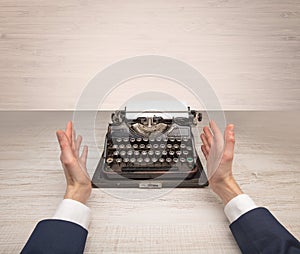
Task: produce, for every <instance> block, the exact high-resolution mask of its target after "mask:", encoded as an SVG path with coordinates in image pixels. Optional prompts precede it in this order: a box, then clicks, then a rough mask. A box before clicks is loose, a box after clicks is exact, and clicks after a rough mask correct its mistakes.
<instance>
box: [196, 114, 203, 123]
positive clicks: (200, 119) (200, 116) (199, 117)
mask: <svg viewBox="0 0 300 254" xmlns="http://www.w3.org/2000/svg"><path fill="white" fill-rule="evenodd" d="M197 119H198V122H201V121H202V113H198V117H197Z"/></svg>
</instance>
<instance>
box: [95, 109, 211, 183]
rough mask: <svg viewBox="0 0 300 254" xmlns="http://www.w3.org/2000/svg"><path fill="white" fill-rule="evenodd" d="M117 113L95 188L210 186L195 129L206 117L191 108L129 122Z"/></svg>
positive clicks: (148, 114)
mask: <svg viewBox="0 0 300 254" xmlns="http://www.w3.org/2000/svg"><path fill="white" fill-rule="evenodd" d="M128 113H131V114H133V113H139V112H132V111H131V112H126V109H125V110H122V111H116V112H115V113H113V114H112V116H111V120H112V122H111V123H110V124H109V126H108V131H107V134H106V137H105V144H104V151H103V154H102V156H101V159H100V161H99V163H98V166H97V168H96V171H95V173H94V176H93V180H92V182H93V186H94V187H112V188H116V187H139V188H162V187H204V186H207V185H208V181H207V178H206V175H205V172H204V170H203V167H202V164H201V162H200V159H199V156H198V154H197V151H196V149H195V144H194V138H193V133H192V128H191V127H192V126H193V125H196V124H197V122H198V121H201V120H202V114H201V113H199V112H196V111H194V110H190V108H189V107H188V109H187V114H186V116H185V117H182V116H176V114H175V116H173V117H170V116H169V114H172V113H174V112H172V111H168V112H167V113H168V114H165V113H166V112H163V113H162V112H157V111H155V112H154V111H146V112H145V111H144V112H142V116H137V117H136V118H129V117H128V115H129V114H128Z"/></svg>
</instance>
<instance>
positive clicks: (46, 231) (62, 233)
mask: <svg viewBox="0 0 300 254" xmlns="http://www.w3.org/2000/svg"><path fill="white" fill-rule="evenodd" d="M87 234H88V231H87V230H86V229H85V228H83V227H81V226H80V225H78V224H76V223H73V222H69V221H64V220H55V219H49V220H43V221H40V222H39V223H38V224H37V226H36V227H35V229H34V231H33V233H32V234H31V236H30V238H29V239H28V241H27V243H26V245H25V246H24V248H23V250H22V252H21V254H27V253H30V254H35V253H36V254H37V253H39V254H48V253H49V254H50V253H51V254H54V253H55V254H60V253H64V254H68V253H72V254H75V253H76V254H77V253H83V251H84V246H85V242H86V238H87Z"/></svg>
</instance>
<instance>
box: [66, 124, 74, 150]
mask: <svg viewBox="0 0 300 254" xmlns="http://www.w3.org/2000/svg"><path fill="white" fill-rule="evenodd" d="M72 129H73V124H72V122H71V121H69V122H68V124H67V127H66V136H67V138H68V140H69V143H70V145H71V144H72Z"/></svg>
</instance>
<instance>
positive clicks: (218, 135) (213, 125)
mask: <svg viewBox="0 0 300 254" xmlns="http://www.w3.org/2000/svg"><path fill="white" fill-rule="evenodd" d="M209 126H210V128H211V130H212V133H213V134H214V136H215V137H216V138H217V140H218V139H223V135H222V132H221V131H220V129H219V127H218V125H217V124H216V123H215V121H214V120H211V121H210V122H209Z"/></svg>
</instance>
